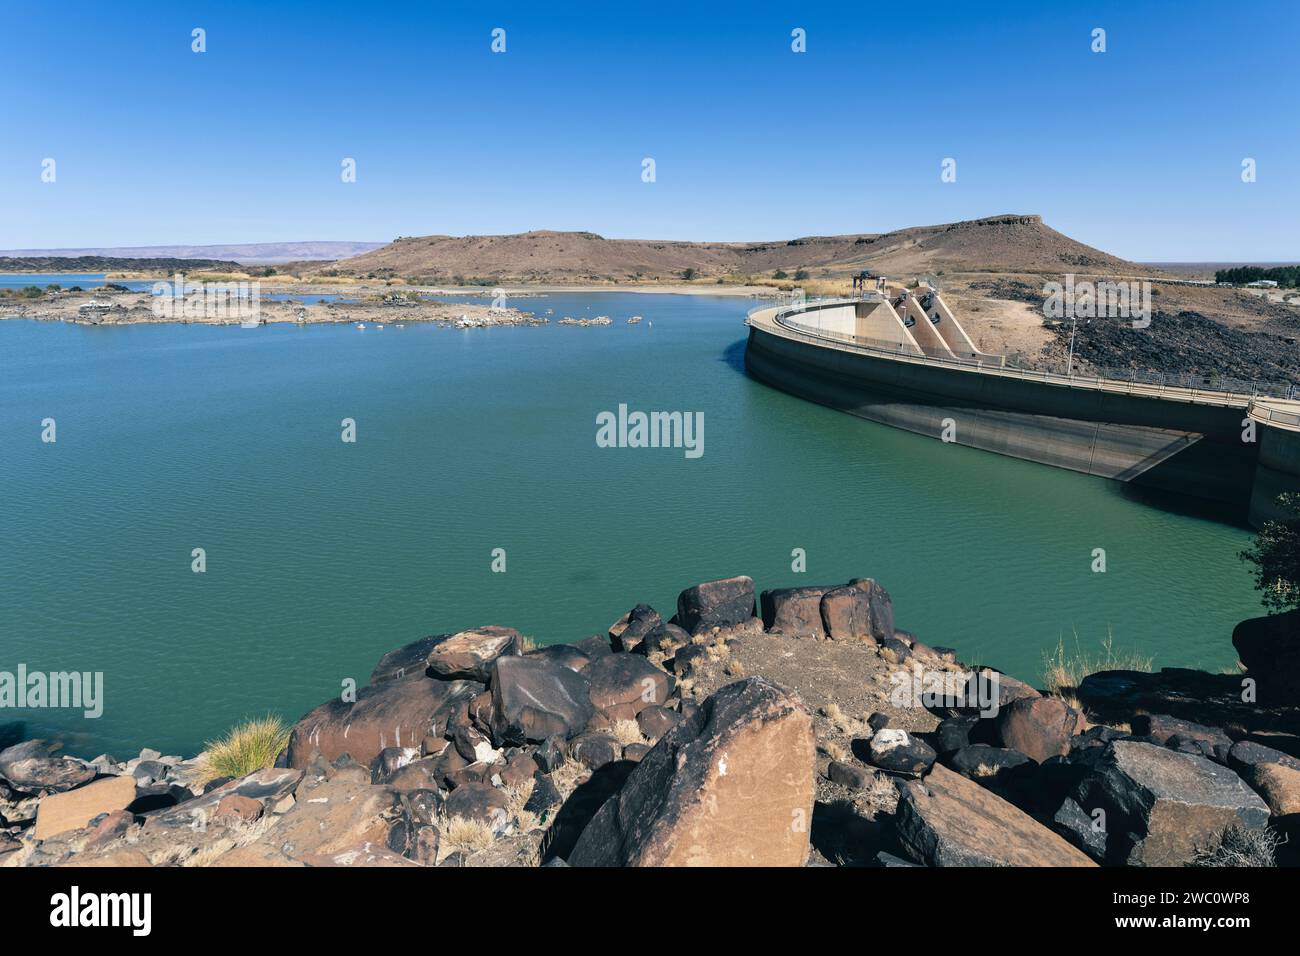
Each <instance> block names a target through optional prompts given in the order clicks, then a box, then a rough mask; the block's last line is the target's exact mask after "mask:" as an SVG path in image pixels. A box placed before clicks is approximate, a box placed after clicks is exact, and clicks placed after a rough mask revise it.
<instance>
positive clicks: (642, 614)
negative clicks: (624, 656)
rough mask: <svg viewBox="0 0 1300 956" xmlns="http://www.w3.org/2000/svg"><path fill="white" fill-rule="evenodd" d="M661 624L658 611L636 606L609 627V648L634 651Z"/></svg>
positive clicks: (641, 605) (645, 606)
mask: <svg viewBox="0 0 1300 956" xmlns="http://www.w3.org/2000/svg"><path fill="white" fill-rule="evenodd" d="M661 624H663V619H662V618H661V617H660V616H659V612H658V611H656V610H655V609H654V608H652V607H651V606H650V605H648V604H638V605H637V606H636V607H634V608H632V610H630V611H628V612H627V613H626V614H624V615H623V616H622V617H621V618H619V619H618V620H617V621H615V622H614V623H613V624H612V625H610V628H609V642H610V646H612V647H613V648H614V650H616V651H625V652H626V651H634V650H636V649H637V647H638V646H639V645H640V644H641V642H642V641H644V640H645V639H646V638H647V637H649V636H650V634H651V633H652V632H653V631H654V630H655V629H656V628H658V627H659V626H660V625H661Z"/></svg>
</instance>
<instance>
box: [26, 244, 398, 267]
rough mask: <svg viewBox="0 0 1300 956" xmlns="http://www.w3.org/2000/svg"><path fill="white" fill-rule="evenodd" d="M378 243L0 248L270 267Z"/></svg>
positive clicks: (29, 253) (32, 254)
mask: <svg viewBox="0 0 1300 956" xmlns="http://www.w3.org/2000/svg"><path fill="white" fill-rule="evenodd" d="M383 245H384V243H382V242H325V241H321V242H315V241H307V242H245V243H235V244H231V245H208V246H107V247H98V248H84V249H0V257H6V258H13V259H34V258H39V259H48V258H60V259H62V258H80V257H83V256H98V257H102V258H112V259H204V260H208V261H213V260H221V261H234V262H241V263H247V264H261V265H270V264H274V263H280V262H299V261H303V260H319V259H331V260H332V259H347V258H349V257H351V256H358V255H361V254H362V253H365V252H369V251H370V250H372V249H379V248H381V247H382V246H383Z"/></svg>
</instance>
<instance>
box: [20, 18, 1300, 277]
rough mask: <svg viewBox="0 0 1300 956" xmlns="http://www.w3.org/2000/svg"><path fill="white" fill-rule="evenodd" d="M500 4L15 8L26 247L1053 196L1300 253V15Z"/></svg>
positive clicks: (594, 222)
mask: <svg viewBox="0 0 1300 956" xmlns="http://www.w3.org/2000/svg"><path fill="white" fill-rule="evenodd" d="M467 6H471V5H468V4H462V3H440V2H431V0H424V2H419V3H387V2H373V3H356V2H342V3H337V2H331V0H318V2H313V3H296V2H276V3H270V2H265V0H263V2H256V3H254V2H244V0H228V2H223V3H193V4H188V3H184V2H137V3H132V2H126V3H105V2H103V0H93V2H75V3H52V2H9V3H6V4H5V5H4V7H3V8H2V9H0V89H3V90H4V93H3V96H2V97H0V100H2V103H3V105H0V123H3V136H2V137H0V248H19V247H40V248H45V247H58V246H108V245H135V244H173V243H214V242H258V241H262V242H265V241H282V240H297V239H365V240H388V239H391V238H393V237H394V236H398V235H421V234H429V233H450V234H465V233H479V234H482V233H500V232H517V231H522V230H527V229H542V228H549V229H587V230H592V231H594V232H599V233H601V234H602V235H606V236H611V237H638V238H665V239H720V240H747V239H777V238H788V237H792V236H797V235H809V234H830V233H848V232H873V231H881V230H887V229H892V228H898V227H901V226H906V225H918V224H928V223H935V222H948V221H952V220H956V219H966V218H972V217H977V216H985V215H993V214H996V213H1005V212H1024V213H1029V212H1035V213H1040V214H1042V215H1043V217H1044V218H1045V219H1046V221H1047V222H1048V224H1050V225H1052V226H1054V227H1056V228H1057V229H1060V230H1061V231H1063V232H1066V233H1068V234H1070V235H1072V236H1074V237H1076V238H1079V239H1081V240H1083V241H1085V242H1088V243H1091V244H1093V245H1097V246H1100V247H1102V248H1104V249H1106V250H1107V251H1110V252H1114V253H1117V254H1120V255H1124V256H1127V257H1130V258H1135V259H1167V260H1169V259H1185V260H1283V259H1297V258H1300V228H1298V227H1297V224H1298V223H1300V182H1298V181H1297V177H1298V176H1300V110H1298V109H1297V104H1298V100H1300V95H1298V91H1300V56H1297V42H1298V41H1300V31H1298V30H1297V27H1300V3H1296V2H1294V0H1268V2H1236V3H1232V4H1228V3H1205V2H1197V0H1169V2H1120V3H1105V2H1100V3H1078V4H1072V3H1067V2H1042V3H1025V2H1014V0H1013V2H999V3H988V2H972V3H945V2H926V3H910V2H908V3H903V2H898V3H883V2H880V3H877V2H870V3H868V2H855V3H845V4H830V3H827V4H812V3H798V2H790V3H776V4H768V3H762V4H751V3H744V4H741V3H737V4H734V5H730V4H729V5H714V4H708V3H682V4H677V3H669V2H662V0H652V2H649V3H628V4H623V3H619V4H613V3H592V4H566V5H554V6H555V7H556V9H547V8H550V7H552V5H551V4H540V3H536V2H533V3H528V4H518V5H514V4H482V5H478V4H474V5H472V6H473V7H475V8H476V9H471V10H467V9H466V7H467ZM194 27H203V28H205V29H206V30H207V45H208V49H207V52H206V53H203V54H195V53H192V52H191V50H190V43H191V39H190V31H191V29H193V28H194ZM494 27H502V28H504V29H505V30H506V31H507V34H506V39H507V52H506V53H504V54H493V53H492V52H491V50H490V43H491V36H490V33H491V31H492V29H493V28H494ZM795 27H802V28H804V29H805V30H806V31H807V38H808V40H807V44H808V51H807V53H804V54H795V53H792V52H791V49H790V43H791V38H790V31H791V30H792V29H794V28H795ZM1094 27H1103V28H1104V29H1105V30H1106V31H1107V47H1108V49H1107V52H1106V53H1104V54H1094V53H1092V52H1091V50H1090V43H1091V36H1090V34H1091V31H1092V29H1093V28H1094ZM647 156H649V157H653V158H654V159H655V161H656V164H657V176H658V181H657V182H655V183H653V184H646V183H643V182H642V181H641V160H642V158H643V157H647ZM46 157H52V158H54V159H55V160H56V161H57V164H58V165H57V177H58V178H57V182H56V183H54V184H45V183H42V182H41V181H40V173H41V161H42V160H43V159H44V158H46ZM344 157H354V158H355V159H356V161H357V171H358V177H357V182H356V183H353V184H345V183H342V182H340V178H339V172H340V165H339V164H340V161H341V160H342V159H343V158H344ZM946 157H952V158H954V159H956V161H957V181H956V182H955V183H947V184H945V183H941V182H940V176H939V173H940V164H941V162H942V160H943V159H944V158H946ZM1245 157H1252V158H1254V159H1255V160H1256V161H1257V164H1258V181H1257V182H1255V183H1252V184H1244V183H1242V181H1241V175H1240V174H1241V161H1242V159H1243V158H1245Z"/></svg>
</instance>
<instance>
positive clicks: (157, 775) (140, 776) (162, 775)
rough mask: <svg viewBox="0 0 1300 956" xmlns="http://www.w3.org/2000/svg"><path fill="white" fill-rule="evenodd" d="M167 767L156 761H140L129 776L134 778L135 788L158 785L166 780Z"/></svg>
mask: <svg viewBox="0 0 1300 956" xmlns="http://www.w3.org/2000/svg"><path fill="white" fill-rule="evenodd" d="M168 769H169V768H168V767H167V765H166V764H165V763H162V762H161V761H158V760H141V761H140V762H139V763H138V764H136V765H135V769H134V770H132V771H131V776H133V777H134V778H135V782H136V785H137V786H143V787H147V786H149V784H151V783H158V782H160V781H165V780H166V779H167V771H168Z"/></svg>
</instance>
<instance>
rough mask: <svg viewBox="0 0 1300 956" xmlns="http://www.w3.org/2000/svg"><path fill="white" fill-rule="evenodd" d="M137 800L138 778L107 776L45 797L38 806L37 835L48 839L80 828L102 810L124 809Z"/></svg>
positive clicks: (35, 834) (35, 833)
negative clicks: (136, 784) (136, 786)
mask: <svg viewBox="0 0 1300 956" xmlns="http://www.w3.org/2000/svg"><path fill="white" fill-rule="evenodd" d="M134 802H135V779H134V778H132V777H129V776H121V777H105V778H104V779H103V780H96V781H95V782H94V783H89V784H86V786H84V787H81V788H79V789H77V790H67V791H65V792H63V793H52V794H50V795H49V796H46V797H42V798H41V802H40V805H39V806H38V807H37V810H36V828H35V831H34V836H35V837H36V839H38V840H48V839H49V838H50V837H52V836H56V835H58V834H60V833H64V832H66V831H68V830H79V829H81V828H82V827H84V826H86V824H88V823H90V821H91V820H93V819H95V817H97V816H99V815H100V814H101V813H112V812H113V811H115V810H125V809H126V808H127V807H129V806H130V805H131V804H132V803H134Z"/></svg>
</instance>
